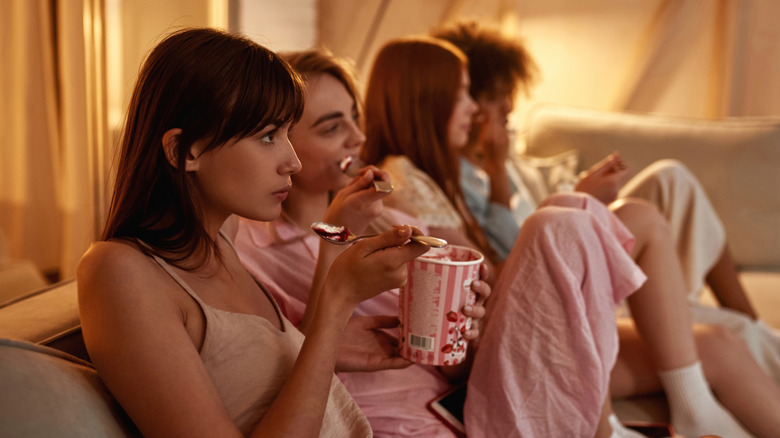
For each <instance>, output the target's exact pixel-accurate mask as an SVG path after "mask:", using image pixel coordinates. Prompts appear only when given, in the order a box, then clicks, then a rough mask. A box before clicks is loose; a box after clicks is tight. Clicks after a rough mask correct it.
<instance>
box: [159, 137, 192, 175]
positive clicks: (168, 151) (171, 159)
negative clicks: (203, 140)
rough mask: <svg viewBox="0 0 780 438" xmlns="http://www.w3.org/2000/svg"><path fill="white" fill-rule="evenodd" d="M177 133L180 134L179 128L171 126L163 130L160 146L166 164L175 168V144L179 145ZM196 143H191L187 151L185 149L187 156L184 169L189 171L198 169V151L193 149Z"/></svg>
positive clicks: (177, 164)
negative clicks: (166, 161)
mask: <svg viewBox="0 0 780 438" xmlns="http://www.w3.org/2000/svg"><path fill="white" fill-rule="evenodd" d="M179 135H181V129H179V128H172V129H169V130H167V131H165V134H163V138H162V147H163V151H164V152H165V158H166V159H167V160H168V164H170V165H171V166H173V167H174V168H177V167H178V166H179V162H178V159H177V158H178V157H177V153H178V152H177V146H178V145H179ZM195 148H196V145H193V146H192V147H191V148H190V150H189V151H187V158H186V160H185V161H184V163H185V164H184V166H185V167H184V170H185V171H187V172H191V171H194V170H197V169H198V161H197V159H198V156H199V155H200V153H199V152H200V151H195V150H194V149H195ZM195 154H197V155H195Z"/></svg>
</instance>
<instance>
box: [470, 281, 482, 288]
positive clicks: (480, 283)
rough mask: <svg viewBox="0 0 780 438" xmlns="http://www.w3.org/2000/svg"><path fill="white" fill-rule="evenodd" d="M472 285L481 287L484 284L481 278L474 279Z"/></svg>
mask: <svg viewBox="0 0 780 438" xmlns="http://www.w3.org/2000/svg"><path fill="white" fill-rule="evenodd" d="M471 285H472V286H476V287H480V286H482V282H481V281H479V280H474V281H472V282H471Z"/></svg>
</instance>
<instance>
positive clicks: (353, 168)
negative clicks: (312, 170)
mask: <svg viewBox="0 0 780 438" xmlns="http://www.w3.org/2000/svg"><path fill="white" fill-rule="evenodd" d="M364 166H365V164H363V162H362V161H360V160H359V159H354V158H352V156H351V155H347V156H346V157H344V158H342V159H341V162H340V163H339V167H340V168H341V172H343V173H344V174H345V175H347V176H348V177H350V178H354V177H356V176H357V175H358V171H359V170H360V169H361V168H363V167H364ZM374 188H375V189H376V191H377V192H383V193H390V192H392V191H393V185H392V184H390V181H382V180H379V179H376V180H374Z"/></svg>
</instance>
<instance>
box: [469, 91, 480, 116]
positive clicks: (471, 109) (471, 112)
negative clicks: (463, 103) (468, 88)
mask: <svg viewBox="0 0 780 438" xmlns="http://www.w3.org/2000/svg"><path fill="white" fill-rule="evenodd" d="M468 99H469V115H470V116H473V115H474V114H476V113H477V112H478V111H479V105H477V102H476V101H475V100H474V98H473V97H471V96H469V97H468Z"/></svg>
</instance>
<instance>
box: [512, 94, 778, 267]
mask: <svg viewBox="0 0 780 438" xmlns="http://www.w3.org/2000/svg"><path fill="white" fill-rule="evenodd" d="M525 123H526V126H525V136H526V137H525V145H526V150H525V153H526V154H529V155H533V156H541V157H546V156H551V155H555V154H558V153H561V152H563V151H567V150H569V149H577V150H578V151H579V157H580V168H581V169H580V170H582V169H587V168H588V167H590V166H592V165H593V164H595V163H596V162H598V161H599V160H601V159H602V158H603V157H605V156H606V155H608V154H609V153H611V152H614V151H616V150H617V151H620V153H621V155H622V157H623V158H624V159H625V160H626V161H627V162H628V163H629V165H631V166H632V168H633V169H641V168H644V167H646V166H647V165H649V164H650V163H652V162H653V161H656V160H658V159H661V158H674V159H677V160H679V161H681V162H682V163H684V164H685V165H686V166H688V168H689V169H690V170H691V171H692V172H693V174H694V175H696V176H697V178H698V179H699V181H701V183H702V185H703V186H704V189H705V191H706V192H707V194H708V195H709V197H710V199H711V200H712V204H713V206H714V207H715V210H716V211H717V212H718V214H719V215H720V217H721V219H722V220H723V223H724V225H725V227H726V232H727V233H728V235H729V236H730V239H729V243H730V246H731V250H732V253H733V256H734V259H735V261H736V262H737V263H738V264H739V265H740V266H743V267H750V268H756V269H759V268H766V267H773V268H780V227H778V226H777V225H778V224H780V191H778V190H777V188H778V187H780V172H778V171H777V169H778V168H780V118H725V119H718V120H704V119H693V118H672V117H662V116H655V115H647V114H636V113H618V112H607V111H600V110H593V109H586V108H578V107H572V106H564V105H552V104H541V105H536V106H534V107H533V108H532V109H531V110H530V112H529V113H528V115H527V118H526V121H525Z"/></svg>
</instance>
